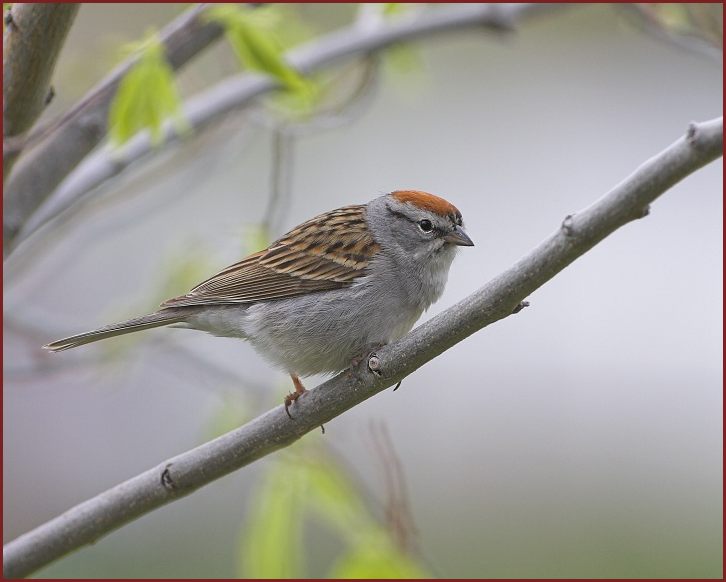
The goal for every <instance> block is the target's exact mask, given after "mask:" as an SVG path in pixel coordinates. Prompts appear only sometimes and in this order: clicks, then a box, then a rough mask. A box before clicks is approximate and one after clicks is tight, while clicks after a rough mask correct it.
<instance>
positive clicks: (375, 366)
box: [368, 352, 381, 377]
mask: <svg viewBox="0 0 726 582" xmlns="http://www.w3.org/2000/svg"><path fill="white" fill-rule="evenodd" d="M368 369H369V370H370V371H371V372H373V373H374V374H375V375H376V376H379V377H380V376H381V360H380V359H379V358H378V356H377V355H376V353H375V352H373V353H372V354H371V355H370V356H368Z"/></svg>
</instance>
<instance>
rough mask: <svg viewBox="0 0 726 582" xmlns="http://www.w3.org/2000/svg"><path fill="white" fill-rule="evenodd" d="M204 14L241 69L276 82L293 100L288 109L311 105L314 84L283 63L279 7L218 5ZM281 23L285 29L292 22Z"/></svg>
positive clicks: (286, 19)
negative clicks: (220, 31)
mask: <svg viewBox="0 0 726 582" xmlns="http://www.w3.org/2000/svg"><path fill="white" fill-rule="evenodd" d="M207 15H208V18H209V19H210V20H213V21H215V22H219V23H220V24H221V25H222V26H223V27H224V31H225V36H226V38H227V40H228V41H229V43H230V45H231V46H232V49H233V50H234V52H235V54H236V55H237V58H238V59H239V61H240V63H241V64H242V66H243V67H245V68H247V69H249V70H251V71H258V72H261V73H265V74H267V75H270V76H271V77H274V78H275V79H276V80H277V81H279V83H280V85H281V86H282V87H283V88H284V89H285V90H286V93H287V94H288V96H289V97H292V98H293V100H292V101H291V103H290V105H291V106H293V107H295V108H297V107H300V108H302V109H307V108H309V107H311V106H312V105H313V104H314V102H315V99H316V95H317V92H318V89H317V87H316V85H315V83H314V82H312V81H311V80H309V79H305V78H304V77H303V76H302V75H300V73H298V72H297V71H296V70H295V69H294V68H293V67H292V66H291V65H290V64H289V63H288V62H287V61H286V60H285V56H284V49H285V45H284V44H283V43H282V42H281V41H280V40H279V38H278V36H277V32H278V31H279V30H280V29H281V22H282V21H283V19H282V13H281V9H280V8H279V7H278V6H269V7H257V8H251V7H248V6H243V5H234V4H220V5H216V6H212V7H211V8H210V9H209V11H208V12H207ZM284 22H285V26H286V27H287V26H288V22H291V19H290V18H285V20H284Z"/></svg>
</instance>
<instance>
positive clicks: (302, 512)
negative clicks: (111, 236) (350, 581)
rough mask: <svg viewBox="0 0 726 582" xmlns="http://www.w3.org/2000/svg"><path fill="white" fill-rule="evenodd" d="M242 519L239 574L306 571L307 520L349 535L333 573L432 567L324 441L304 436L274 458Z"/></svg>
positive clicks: (412, 572) (399, 574) (414, 572)
mask: <svg viewBox="0 0 726 582" xmlns="http://www.w3.org/2000/svg"><path fill="white" fill-rule="evenodd" d="M250 503H251V510H250V514H249V518H248V520H247V522H246V523H245V524H244V526H243V530H242V539H241V545H240V568H239V570H240V571H239V574H240V576H243V577H246V578H303V577H305V576H306V575H308V574H307V572H306V564H305V555H306V549H307V548H306V540H305V538H304V537H303V531H304V526H305V523H306V521H307V520H309V519H313V520H315V521H316V522H317V523H320V524H322V525H323V526H324V527H326V528H328V529H330V530H331V531H332V532H333V533H334V534H335V535H336V537H337V538H339V539H340V541H341V542H342V543H343V546H344V547H343V550H342V552H341V554H340V555H339V556H337V557H336V559H335V561H334V563H333V564H332V565H331V568H330V571H329V572H328V575H329V577H332V578H425V577H428V576H429V574H428V573H427V572H426V570H425V569H424V568H423V567H422V566H421V565H420V564H419V563H418V562H417V560H416V559H415V558H414V557H412V556H411V555H410V554H408V553H407V552H405V551H404V550H402V549H401V548H399V547H398V546H397V544H396V542H395V540H394V538H393V536H392V535H391V534H390V532H389V531H388V529H387V528H386V527H384V526H383V525H382V524H381V523H380V522H379V520H378V519H377V518H376V516H375V515H374V513H373V512H372V511H371V509H370V508H369V507H368V505H367V503H366V502H365V500H364V498H363V496H362V494H361V492H360V490H359V488H358V487H356V486H355V484H354V483H353V481H352V480H351V478H350V477H349V476H348V473H347V472H346V471H345V469H344V468H343V467H341V466H340V464H339V463H338V462H336V460H335V458H334V457H333V456H332V455H331V454H330V453H329V452H327V451H326V450H325V448H324V447H323V446H322V445H320V443H319V441H318V443H315V442H311V441H310V439H308V440H306V441H302V442H299V443H297V444H296V445H294V446H293V447H291V448H290V449H288V450H286V451H285V452H284V453H280V454H278V455H277V456H276V457H274V458H273V459H271V462H270V463H269V464H268V467H267V471H266V473H265V475H264V476H263V477H262V479H261V481H260V482H259V484H258V486H257V489H256V491H255V492H254V493H253V494H252V496H251V499H250Z"/></svg>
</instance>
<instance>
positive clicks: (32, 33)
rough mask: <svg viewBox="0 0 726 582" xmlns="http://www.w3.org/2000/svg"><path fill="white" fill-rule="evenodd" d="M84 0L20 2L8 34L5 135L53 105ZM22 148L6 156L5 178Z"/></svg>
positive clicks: (24, 128)
mask: <svg viewBox="0 0 726 582" xmlns="http://www.w3.org/2000/svg"><path fill="white" fill-rule="evenodd" d="M79 6H80V4H35V3H27V4H14V5H13V6H12V7H11V8H10V9H9V11H8V12H7V15H6V22H8V21H9V24H8V25H7V29H6V31H5V34H4V36H3V139H5V138H6V137H9V136H19V135H21V134H23V133H25V132H27V131H28V130H29V129H30V128H31V127H32V126H33V124H34V123H35V121H36V120H37V119H38V117H39V116H40V114H41V113H42V112H43V109H44V108H45V107H46V105H47V104H48V103H49V99H48V97H49V95H51V94H52V88H51V86H50V82H51V77H52V76H53V70H54V69H55V64H56V62H57V60H58V55H59V54H60V51H61V48H62V46H63V43H64V41H65V39H66V36H67V35H68V31H69V30H70V28H71V25H72V24H73V20H74V19H75V17H76V14H77V13H78V7H79ZM16 157H17V152H12V153H10V154H9V155H5V151H4V148H3V182H5V179H6V178H7V176H8V174H9V173H10V170H11V169H12V166H13V163H14V162H15V159H16Z"/></svg>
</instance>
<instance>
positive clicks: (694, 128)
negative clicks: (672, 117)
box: [686, 121, 698, 147]
mask: <svg viewBox="0 0 726 582" xmlns="http://www.w3.org/2000/svg"><path fill="white" fill-rule="evenodd" d="M697 134H698V125H696V122H695V121H691V123H689V124H688V131H686V141H687V142H688V144H689V145H690V146H692V147H695V145H696V137H697Z"/></svg>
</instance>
